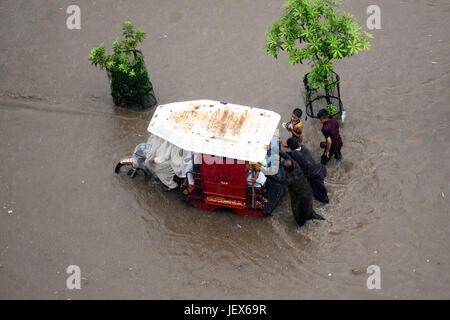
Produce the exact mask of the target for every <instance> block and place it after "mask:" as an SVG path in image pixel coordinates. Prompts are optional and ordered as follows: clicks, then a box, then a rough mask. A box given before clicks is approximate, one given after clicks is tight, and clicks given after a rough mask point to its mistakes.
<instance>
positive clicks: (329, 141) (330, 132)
mask: <svg viewBox="0 0 450 320" xmlns="http://www.w3.org/2000/svg"><path fill="white" fill-rule="evenodd" d="M317 117H318V118H319V121H320V122H322V123H323V126H322V133H323V135H324V136H325V139H326V147H325V152H324V153H323V155H322V158H321V160H320V162H321V163H322V164H324V165H326V164H327V163H328V161H330V159H331V157H332V156H333V154H334V157H335V158H336V159H337V160H341V159H342V154H341V148H342V139H341V129H340V128H339V124H338V122H337V121H336V119H333V118H331V119H330V118H329V117H328V112H327V110H326V109H322V110H320V111H319V112H318V113H317Z"/></svg>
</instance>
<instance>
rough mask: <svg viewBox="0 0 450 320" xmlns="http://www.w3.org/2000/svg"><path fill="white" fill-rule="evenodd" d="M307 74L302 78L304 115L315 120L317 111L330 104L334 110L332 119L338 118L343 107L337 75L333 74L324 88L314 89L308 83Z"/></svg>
mask: <svg viewBox="0 0 450 320" xmlns="http://www.w3.org/2000/svg"><path fill="white" fill-rule="evenodd" d="M308 74H309V73H307V74H305V76H304V77H303V84H304V86H305V90H306V114H307V115H308V116H309V117H311V118H317V112H319V110H321V109H326V108H327V106H328V104H332V105H333V106H334V107H335V108H336V113H335V114H334V115H333V117H334V118H340V117H341V115H342V112H343V111H344V107H343V104H342V101H341V91H340V87H339V75H338V74H336V73H334V72H333V73H332V76H331V79H329V80H330V81H329V82H328V83H327V84H326V85H325V88H314V87H312V86H310V84H309V83H308Z"/></svg>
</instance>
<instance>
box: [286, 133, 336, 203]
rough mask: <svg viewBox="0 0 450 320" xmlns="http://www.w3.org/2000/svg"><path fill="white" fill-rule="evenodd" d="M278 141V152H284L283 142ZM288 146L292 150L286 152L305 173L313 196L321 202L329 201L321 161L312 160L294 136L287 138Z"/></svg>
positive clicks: (325, 171) (325, 173)
mask: <svg viewBox="0 0 450 320" xmlns="http://www.w3.org/2000/svg"><path fill="white" fill-rule="evenodd" d="M279 142H280V148H281V150H280V154H281V153H282V152H284V147H283V142H282V141H281V139H280V140H279ZM286 142H287V145H288V147H289V148H290V149H291V150H292V151H290V152H287V153H288V154H289V155H290V156H291V157H292V158H293V159H294V160H295V161H296V162H297V163H298V165H299V166H300V168H301V169H302V170H303V173H304V174H305V177H306V179H307V180H308V182H309V184H310V185H311V188H312V191H313V193H314V198H316V199H317V200H318V201H320V202H323V203H329V202H330V199H329V198H328V193H327V189H326V188H325V184H324V179H325V177H326V176H327V168H325V166H324V165H323V164H321V163H317V162H315V161H314V159H313V157H312V155H311V152H309V150H308V149H307V148H306V147H305V146H304V145H300V144H299V142H298V140H297V139H295V138H289V139H288V140H287V141H286Z"/></svg>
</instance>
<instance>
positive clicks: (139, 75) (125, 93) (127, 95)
mask: <svg viewBox="0 0 450 320" xmlns="http://www.w3.org/2000/svg"><path fill="white" fill-rule="evenodd" d="M122 30H123V38H116V39H114V40H113V41H112V42H111V46H112V48H113V54H111V55H105V46H104V44H103V43H101V44H99V45H96V46H94V48H92V50H91V52H90V55H89V61H91V63H92V65H94V66H96V67H99V68H100V70H102V69H106V70H107V72H108V76H110V79H111V95H112V97H113V100H114V103H115V104H116V105H140V106H141V107H145V106H153V105H155V104H156V99H155V96H154V93H153V86H152V83H151V82H150V78H149V76H148V72H147V69H146V67H145V64H144V56H143V55H142V53H141V51H139V50H137V49H136V48H137V46H138V45H139V44H140V43H142V42H143V41H144V39H145V36H146V33H145V31H144V30H142V29H138V30H136V31H134V25H133V24H132V23H131V21H125V22H124V23H123V25H122Z"/></svg>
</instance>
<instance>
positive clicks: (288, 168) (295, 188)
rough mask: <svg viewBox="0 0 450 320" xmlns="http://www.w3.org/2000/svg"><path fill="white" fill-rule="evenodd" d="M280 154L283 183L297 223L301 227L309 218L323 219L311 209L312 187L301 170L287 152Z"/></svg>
mask: <svg viewBox="0 0 450 320" xmlns="http://www.w3.org/2000/svg"><path fill="white" fill-rule="evenodd" d="M280 156H281V157H282V158H283V159H284V160H283V169H284V171H285V172H286V179H285V183H286V184H287V187H288V190H289V197H290V198H291V208H292V213H293V214H294V219H295V221H296V222H297V224H298V225H299V226H300V227H301V226H303V225H304V224H305V222H306V221H307V220H310V219H317V220H325V219H324V218H323V217H322V216H320V215H318V214H317V213H316V212H315V211H314V209H313V198H312V195H313V194H312V189H311V186H310V185H309V183H308V182H307V181H306V179H305V175H304V174H303V170H302V169H301V168H300V166H299V165H298V163H297V162H296V161H295V160H294V159H293V158H292V157H291V156H290V155H289V154H287V153H284V152H280Z"/></svg>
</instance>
